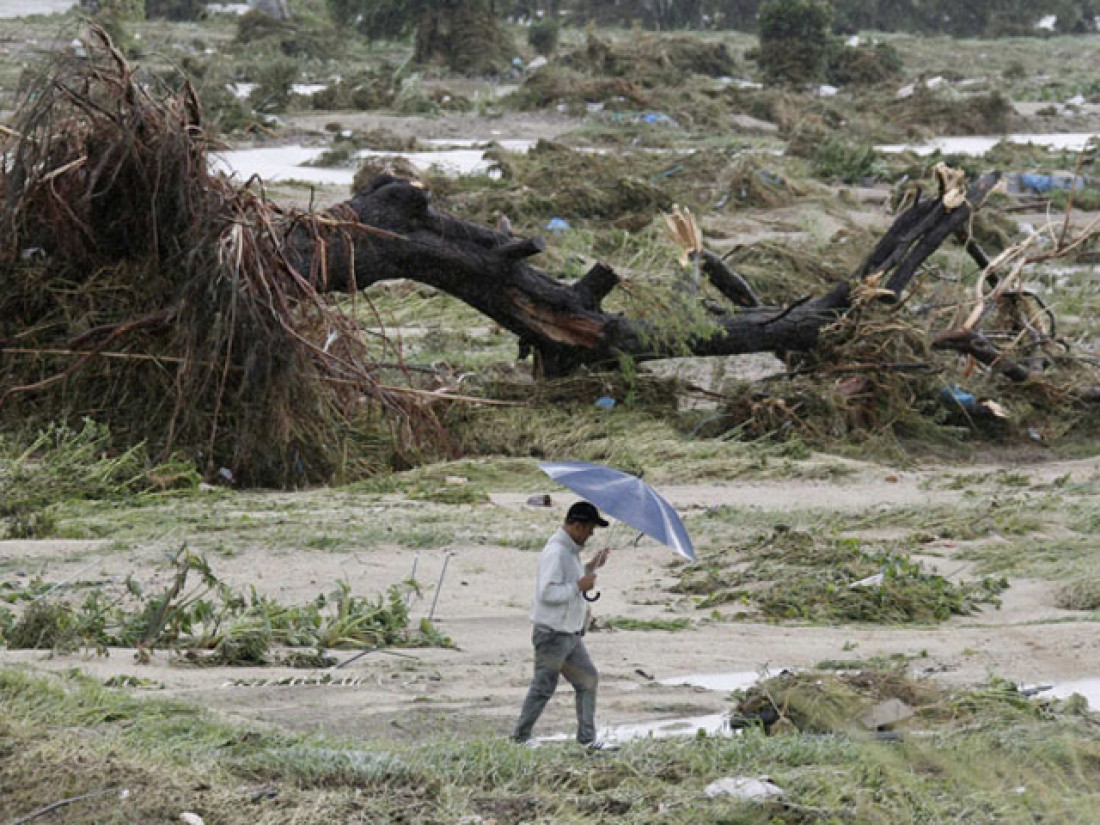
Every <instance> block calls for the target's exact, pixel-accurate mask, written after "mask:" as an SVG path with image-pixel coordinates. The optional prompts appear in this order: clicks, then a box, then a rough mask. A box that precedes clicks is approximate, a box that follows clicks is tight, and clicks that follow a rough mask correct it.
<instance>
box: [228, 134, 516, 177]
mask: <svg viewBox="0 0 1100 825" xmlns="http://www.w3.org/2000/svg"><path fill="white" fill-rule="evenodd" d="M456 142H457V141H453V140H452V141H442V142H441V143H440V145H455V144H456ZM500 143H501V145H502V146H505V148H509V149H513V150H514V151H526V150H527V149H530V148H531V141H524V140H509V141H500ZM471 145H476V142H474V141H471ZM324 151H325V149H324V148H319V147H306V146H298V145H295V146H274V147H265V148H259V149H234V150H229V151H224V152H217V153H215V154H213V155H212V156H211V162H212V164H213V167H214V168H215V169H216V170H218V171H221V172H225V173H226V174H229V175H236V176H237V178H239V179H240V180H242V181H245V180H248V179H249V178H250V177H252V176H253V175H259V176H260V177H261V178H263V180H265V181H267V182H275V181H287V180H296V181H302V182H304V183H313V184H321V185H324V184H328V185H336V186H350V185H351V182H352V180H353V179H354V178H355V169H354V168H350V167H341V168H326V167H316V166H304V165H303V164H306V163H309V162H310V161H313V160H315V159H316V158H318V157H320V156H321V154H322V153H323V152H324ZM395 154H398V153H394V152H374V151H362V152H359V153H358V157H360V158H367V157H393V156H394V155H395ZM399 154H400V155H401V156H402V157H405V158H408V160H409V161H411V162H412V163H413V164H414V165H415V166H417V167H418V168H420V169H430V168H432V167H436V168H437V169H438V170H439V171H440V172H442V173H443V174H445V175H452V176H461V175H475V174H485V173H487V172H488V171H489V162H488V161H486V160H485V158H484V150H482V149H475V148H470V149H446V150H441V151H437V152H401V153H399Z"/></svg>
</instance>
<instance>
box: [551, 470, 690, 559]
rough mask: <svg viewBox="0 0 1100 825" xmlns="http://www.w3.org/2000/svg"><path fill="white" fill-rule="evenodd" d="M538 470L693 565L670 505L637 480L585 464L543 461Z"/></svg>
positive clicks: (687, 540) (686, 539)
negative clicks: (669, 548)
mask: <svg viewBox="0 0 1100 825" xmlns="http://www.w3.org/2000/svg"><path fill="white" fill-rule="evenodd" d="M539 469H540V470H542V471H543V472H544V473H546V474H547V475H548V476H550V478H552V479H554V481H556V482H558V484H560V485H562V486H563V487H567V488H569V489H570V490H572V491H573V492H574V493H576V494H577V495H579V496H583V497H584V498H585V499H587V500H588V501H590V502H592V503H593V504H595V505H596V506H597V507H598V508H599V509H600V510H602V511H603V512H605V513H607V514H608V515H609V516H612V517H613V518H616V519H618V520H619V521H621V522H623V523H624V524H628V525H630V526H631V527H633V528H634V529H635V530H641V531H642V532H643V533H645V534H646V535H647V536H649V537H650V538H654V539H656V540H657V541H659V542H661V543H663V544H667V545H668V546H669V547H671V548H672V549H673V550H675V551H676V552H677V553H679V554H680V555H681V556H684V557H685V558H687V559H690V560H691V561H695V548H693V547H692V546H691V539H690V538H688V534H687V530H685V529H684V525H683V522H681V521H680V517H679V516H678V515H676V511H675V510H673V509H672V505H671V504H669V503H668V502H667V501H665V500H664V499H663V498H661V497H660V496H659V495H658V494H657V492H656V491H655V490H654V489H653V488H652V487H650V486H649V485H648V484H646V483H645V482H644V481H642V480H641V479H640V478H638V477H637V476H632V475H630V474H629V473H623V472H619V471H618V470H612V469H611V468H610V467H604V466H603V465H602V464H590V463H588V462H585V461H544V462H541V463H540V464H539Z"/></svg>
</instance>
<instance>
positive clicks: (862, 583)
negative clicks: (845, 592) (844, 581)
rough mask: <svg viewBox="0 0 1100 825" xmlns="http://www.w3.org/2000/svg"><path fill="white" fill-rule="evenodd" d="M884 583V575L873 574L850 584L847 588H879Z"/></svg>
mask: <svg viewBox="0 0 1100 825" xmlns="http://www.w3.org/2000/svg"><path fill="white" fill-rule="evenodd" d="M885 581H886V574H885V573H875V575H873V576H868V577H867V578H865V579H860V580H859V581H857V582H852V583H851V584H850V585H848V587H881V586H882V584H883V582H885Z"/></svg>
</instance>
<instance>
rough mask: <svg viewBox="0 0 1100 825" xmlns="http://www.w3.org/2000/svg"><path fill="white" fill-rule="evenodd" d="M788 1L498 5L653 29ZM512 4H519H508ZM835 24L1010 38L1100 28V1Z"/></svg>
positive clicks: (744, 18)
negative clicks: (1047, 24)
mask: <svg viewBox="0 0 1100 825" xmlns="http://www.w3.org/2000/svg"><path fill="white" fill-rule="evenodd" d="M783 2H785V0H514V2H513V3H511V4H509V3H508V2H506V0H505V2H498V3H495V4H494V5H496V6H497V7H498V9H500V10H503V11H505V12H506V13H512V14H517V15H521V16H528V17H535V16H537V15H538V14H540V13H541V14H543V15H546V14H551V15H553V14H555V13H558V14H560V13H562V12H565V13H567V14H568V19H569V20H570V21H572V22H582V21H584V22H586V21H589V20H591V21H595V22H596V23H600V24H605V25H631V24H632V23H634V22H635V21H637V22H639V23H641V24H642V25H643V26H646V27H648V28H656V29H679V28H728V29H743V30H748V31H755V29H756V22H757V15H758V13H759V11H760V7H761V6H764V5H768V4H775V3H780V4H782V3H783ZM508 5H511V6H512V8H511V9H504V8H503V7H506V6H508ZM829 5H831V6H832V7H833V25H834V27H835V28H836V29H837V30H838V31H841V32H855V31H860V30H866V29H875V30H878V31H908V32H917V33H924V34H950V35H954V36H956V37H1007V36H1017V35H1035V34H1042V33H1043V32H1044V31H1045V30H1046V29H1042V28H1039V24H1040V22H1043V21H1045V20H1046V19H1048V18H1050V17H1054V18H1055V22H1054V23H1053V27H1054V30H1055V31H1058V32H1064V33H1084V32H1090V31H1096V30H1097V26H1096V18H1097V17H1098V16H1100V0H834V2H831V3H830V4H829Z"/></svg>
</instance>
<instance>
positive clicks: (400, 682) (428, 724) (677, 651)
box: [0, 459, 1100, 740]
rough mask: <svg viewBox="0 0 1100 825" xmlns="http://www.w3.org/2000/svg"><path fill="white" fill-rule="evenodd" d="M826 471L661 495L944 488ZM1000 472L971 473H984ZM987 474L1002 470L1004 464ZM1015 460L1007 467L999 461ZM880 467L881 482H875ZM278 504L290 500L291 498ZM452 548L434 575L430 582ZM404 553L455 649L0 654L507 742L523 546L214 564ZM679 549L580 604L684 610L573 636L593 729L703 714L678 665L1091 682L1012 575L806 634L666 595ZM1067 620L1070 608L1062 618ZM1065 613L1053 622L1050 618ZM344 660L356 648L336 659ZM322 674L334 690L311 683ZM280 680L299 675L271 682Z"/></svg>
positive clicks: (31, 557) (796, 496) (69, 573)
mask: <svg viewBox="0 0 1100 825" xmlns="http://www.w3.org/2000/svg"><path fill="white" fill-rule="evenodd" d="M853 468H854V470H855V471H854V472H853V473H852V474H851V475H849V476H847V477H845V478H844V479H842V480H840V481H831V482H824V481H800V480H784V481H782V482H753V483H744V484H713V485H684V486H672V487H663V488H662V492H663V493H664V494H665V495H666V497H667V498H668V499H669V500H670V501H671V502H672V503H673V504H674V505H676V506H677V507H679V508H681V509H683V510H684V511H685V512H687V513H688V514H690V512H691V508H693V507H694V508H698V507H706V506H713V505H716V504H729V503H736V504H737V505H739V506H742V507H761V508H764V509H766V510H768V511H770V512H774V513H777V514H778V515H779V516H781V515H782V513H784V512H792V511H795V510H800V509H810V510H814V511H819V512H823V513H824V512H826V511H830V510H832V511H836V510H857V509H859V510H865V509H866V508H867V507H868V506H869V504H882V505H887V504H921V503H925V504H928V505H941V504H943V503H950V502H951V501H952V500H953V496H955V495H957V494H956V493H953V492H951V491H945V490H929V489H926V486H927V485H926V484H922V482H925V481H926V480H927V479H928V477H929V476H930V475H931V474H932V473H934V472H935V470H921V471H912V472H896V471H890V470H885V469H883V468H879V467H874V466H872V465H853ZM995 469H998V468H996V467H968V468H966V470H967V471H968V472H975V473H980V472H987V471H992V470H995ZM1000 469H1006V468H1004V467H1002V468H1000ZM1008 469H1011V468H1008ZM1098 472H1100V459H1089V460H1084V461H1073V462H1058V463H1050V464H1046V465H1040V466H1032V467H1029V468H1028V473H1029V475H1030V476H1031V478H1032V479H1033V481H1034V482H1039V481H1041V480H1044V479H1046V480H1051V479H1054V478H1058V477H1061V476H1065V475H1067V474H1068V475H1069V476H1070V477H1071V478H1072V479H1080V480H1084V479H1092V478H1095V477H1096V474H1097V473H1098ZM887 477H889V478H890V479H893V480H892V481H891V480H888V478H887ZM289 498H291V497H288V499H289ZM525 500H526V496H525V495H522V494H519V493H516V494H509V493H502V494H499V495H496V496H494V497H493V505H494V507H493V508H492V509H490V510H489V513H490V514H491V515H490V516H489V517H495V516H498V515H499V517H501V518H507V517H508V513H509V512H511V511H513V510H515V509H517V508H522V507H525V506H526V504H525ZM162 552H163V551H162V550H160V549H153V548H137V549H135V550H133V551H130V552H125V553H119V552H118V551H117V549H116V550H115V551H112V550H111V548H110V544H109V543H108V542H61V541H38V542H13V541H8V542H0V561H5V562H7V563H9V564H10V563H12V562H15V561H17V560H23V561H24V563H25V565H26V567H27V568H28V569H32V570H33V569H39V568H40V567H41V566H42V565H43V563H46V562H48V566H49V571H50V576H49V578H50V580H52V581H64V580H66V579H67V578H69V577H75V576H77V575H78V574H79V577H80V578H81V579H84V580H88V579H95V578H102V579H103V580H105V581H107V580H114V581H118V580H120V578H121V577H124V576H125V574H126V573H128V572H131V571H134V570H143V569H144V570H146V571H148V570H150V569H152V568H153V567H154V566H155V565H158V564H160V562H161V560H162V558H163V556H162V555H161V554H162ZM922 552H925V553H927V554H928V555H927V556H926V557H924V559H923V560H924V561H925V562H926V563H927V564H928V565H929V566H934V567H936V568H937V569H938V570H939V571H940V572H941V573H943V574H945V575H949V576H953V577H955V578H959V577H965V576H966V575H967V574H968V566H967V565H966V564H964V563H962V562H956V561H952V558H951V552H952V545H951V543H950V542H939V543H936V544H933V545H931V546H923V547H922ZM448 553H450V554H452V555H450V557H449V562H448V567H447V574H446V577H445V579H443V581H442V587H441V588H440V589H439V590H438V591H437V585H438V584H439V576H440V573H441V571H442V570H443V566H444V562H445V560H446V559H447V558H448V555H447V554H448ZM414 558H415V559H416V564H417V565H418V574H417V578H418V579H419V580H420V581H421V582H422V583H423V584H425V585H426V587H425V592H424V593H423V594H422V595H421V596H419V597H416V598H415V599H414V600H413V601H412V604H411V608H412V609H411V613H412V616H413V618H414V620H419V618H420V617H421V616H425V615H427V614H429V612H430V611H431V610H432V607H433V604H434V608H435V611H434V618H435V621H436V624H437V625H438V627H439V629H440V630H442V631H443V632H444V633H446V634H447V635H449V636H450V637H451V638H452V639H453V640H454V642H455V644H456V645H457V647H456V648H454V649H413V650H407V651H401V652H400V653H401V655H397V652H387V653H383V652H374V653H370V654H368V655H365V656H363V657H361V658H359V659H358V660H356V661H354V662H351V663H350V664H348V665H347V666H346V667H341V668H339V669H335V670H331V671H303V670H294V669H290V668H284V667H267V668H201V667H195V666H190V665H186V664H182V663H179V662H178V661H174V659H173V657H172V656H170V655H168V654H158V655H157V656H156V657H155V659H154V661H153V662H152V663H151V664H148V665H140V664H137V663H136V662H135V661H134V657H133V651H129V650H113V651H111V655H110V656H109V657H107V658H104V657H96V656H85V655H65V656H51V655H47V654H44V653H42V652H35V651H7V650H4V651H0V662H3V663H7V664H10V663H16V662H19V663H23V664H25V665H27V666H29V667H31V668H33V669H35V670H49V671H64V670H67V669H69V668H74V667H78V668H81V669H83V670H84V671H86V672H88V673H90V674H93V675H95V676H97V677H100V678H107V677H110V676H112V675H117V674H131V675H134V676H138V677H141V678H143V679H149V680H153V681H154V682H155V683H156V684H157V685H158V686H162V689H159V690H156V691H155V692H154V691H148V692H149V693H155V695H158V696H171V697H178V698H181V699H184V700H187V701H189V702H195V703H199V704H202V705H204V706H207V707H210V708H213V709H216V710H218V711H220V712H222V713H225V714H227V715H229V716H230V717H236V718H239V719H244V720H251V721H259V722H264V723H269V724H272V725H275V726H278V727H281V728H287V729H293V730H300V731H316V730H323V731H329V732H332V733H339V734H341V735H345V736H350V737H351V738H353V739H363V740H395V739H396V740H410V739H417V738H419V737H421V736H424V735H426V734H430V735H432V736H436V735H439V734H441V733H449V734H452V735H455V736H459V737H473V736H485V735H504V734H506V733H507V731H508V729H509V727H510V725H511V723H512V721H513V719H514V716H515V714H516V711H517V709H518V707H519V704H520V702H521V700H522V698H523V695H524V692H525V689H526V686H527V682H528V679H529V676H530V671H531V650H530V644H529V633H530V628H529V624H528V620H527V613H528V608H529V603H530V596H531V589H532V584H533V574H534V566H535V554H534V553H533V552H531V551H521V550H517V549H514V548H508V547H501V546H490V545H475V544H456V545H453V546H451V547H449V548H445V549H440V550H434V551H421V552H419V554H417V553H415V552H413V551H410V550H408V549H399V548H395V547H392V546H391V547H375V548H370V549H364V550H362V551H361V552H353V553H341V554H334V553H325V552H317V551H312V552H311V551H298V550H294V549H288V548H285V547H283V548H275V549H271V550H267V551H265V550H262V549H255V548H253V549H249V550H248V551H247V552H245V553H241V554H240V555H238V556H233V557H229V558H224V559H222V558H219V559H218V560H217V565H216V568H217V571H218V574H219V576H220V577H221V578H223V580H225V581H227V582H228V583H230V584H232V585H234V586H244V585H247V584H255V585H256V586H257V588H258V589H260V590H261V591H264V592H267V593H270V594H271V595H273V596H275V597H276V598H277V599H279V600H280V601H283V602H284V603H292V602H297V603H301V602H302V601H304V600H306V599H309V598H312V597H313V596H315V595H316V594H317V592H319V588H323V587H325V586H327V585H329V584H331V582H333V581H336V580H338V579H340V578H345V579H347V580H348V581H350V582H352V583H353V585H354V586H355V587H356V588H360V587H365V588H367V590H368V591H370V589H371V588H370V585H371V583H376V584H379V587H376V588H375V589H380V587H382V586H385V584H388V583H390V582H394V581H400V580H402V579H404V578H405V577H407V576H408V575H409V573H410V571H411V568H412V565H413V563H414ZM677 564H678V562H677V561H676V557H675V556H674V555H673V554H672V552H671V551H669V550H668V549H666V548H664V547H662V546H660V545H656V544H653V543H649V542H643V543H642V544H640V545H639V546H638V547H636V548H629V549H617V550H616V551H615V554H614V555H613V557H612V559H611V561H610V562H609V564H608V566H607V567H606V568H605V569H604V571H603V573H602V575H601V577H600V583H599V589H600V590H601V592H602V597H601V599H600V601H599V602H598V603H596V604H595V605H594V607H595V615H596V618H597V623H598V620H599V617H601V616H603V617H611V616H615V617H631V618H637V619H659V618H660V619H668V618H675V617H688V618H690V619H691V620H692V622H693V627H692V628H691V629H689V630H684V631H678V632H668V631H657V630H649V631H621V630H620V631H606V630H604V631H599V630H597V631H596V632H593V633H590V634H589V636H588V638H587V644H588V646H589V650H590V652H591V654H592V657H593V659H594V660H595V662H596V663H597V665H598V666H599V668H600V673H601V683H600V702H599V711H598V716H599V723H600V725H601V727H605V728H606V727H607V726H617V725H627V724H639V723H654V722H658V721H661V720H669V719H676V718H682V717H696V716H703V715H706V714H715V713H720V712H722V711H726V710H728V709H729V704H730V703H729V698H728V692H727V691H726V690H705V689H702V688H698V687H691V686H675V685H665V684H662V683H661V682H662V680H668V679H674V678H676V677H683V676H686V675H690V674H729V673H747V672H754V671H755V672H760V671H763V670H765V669H767V670H770V671H771V672H777V671H778V670H780V669H782V668H784V667H809V666H813V665H814V664H815V663H817V662H820V661H822V660H825V659H856V658H867V657H871V656H879V655H881V656H889V655H893V654H904V655H907V656H917V655H918V654H921V653H922V652H925V653H926V655H924V656H921V657H920V658H918V659H916V660H915V661H914V665H913V666H914V668H915V670H916V671H917V672H919V673H928V674H931V675H933V676H934V678H937V679H941V680H943V681H945V682H947V683H951V684H967V683H980V682H983V681H984V680H985V679H987V678H988V676H989V675H990V674H996V675H998V676H1002V677H1006V678H1008V679H1012V680H1015V681H1018V682H1020V683H1024V684H1035V683H1050V682H1065V681H1069V680H1076V679H1082V678H1088V677H1094V676H1097V675H1100V666H1098V665H1097V661H1098V658H1100V637H1098V636H1097V634H1096V632H1095V626H1094V624H1093V623H1091V622H1083V621H1064V620H1066V619H1071V618H1074V616H1075V614H1072V613H1070V612H1068V611H1064V610H1060V609H1058V608H1056V607H1054V606H1053V600H1052V591H1053V587H1054V585H1051V584H1048V583H1044V582H1036V581H1028V580H1013V581H1012V584H1011V587H1010V588H1009V590H1008V591H1006V592H1005V594H1004V602H1003V606H1002V607H1001V608H1000V609H993V608H988V609H984V610H982V611H980V612H979V613H977V614H975V615H972V616H968V617H960V618H956V619H954V620H952V621H949V622H947V623H945V624H943V625H941V626H938V627H934V628H912V627H909V628H887V627H865V626H840V627H816V626H795V625H774V624H767V623H756V622H739V623H708V622H706V621H703V619H704V618H705V617H704V616H702V615H700V613H701V611H697V610H696V609H695V608H694V606H693V605H692V604H691V603H690V602H689V601H688V600H687V599H686V598H685V597H681V596H677V595H674V594H670V593H669V592H668V587H669V586H670V585H671V584H672V583H673V582H674V580H675V575H674V574H675V567H676V565H677ZM1076 616H1077V618H1079V617H1080V614H1076ZM1059 620H1062V621H1059ZM337 656H338V658H339V659H341V661H344V660H348V659H350V658H351V656H352V652H347V651H341V652H338V653H337ZM325 672H328V673H329V674H330V675H331V676H332V677H336V678H339V679H340V680H342V681H344V682H347V684H336V685H333V684H329V685H318V684H311V682H316V681H317V680H318V679H319V678H320V677H321V676H322V675H323V674H324V673H325ZM286 677H294V678H296V679H298V680H299V681H300V682H301V683H300V684H296V685H276V684H274V683H275V682H277V681H278V680H280V679H284V678H286ZM572 708H573V703H572V701H571V689H570V688H569V687H568V686H567V685H565V684H564V683H563V685H562V687H561V689H560V690H559V694H558V695H557V696H556V697H555V698H554V699H553V700H552V701H551V703H550V706H549V707H548V709H547V712H546V714H545V716H544V717H543V721H542V722H541V723H540V726H539V729H538V731H537V733H540V734H543V735H550V734H567V733H569V732H570V731H571V729H572V716H573V709H572Z"/></svg>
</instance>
